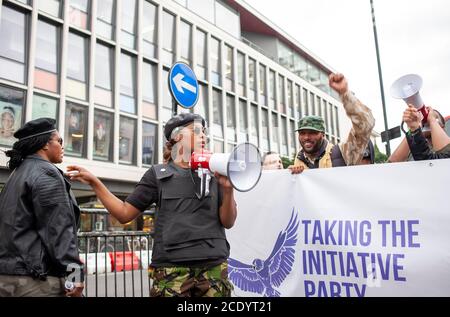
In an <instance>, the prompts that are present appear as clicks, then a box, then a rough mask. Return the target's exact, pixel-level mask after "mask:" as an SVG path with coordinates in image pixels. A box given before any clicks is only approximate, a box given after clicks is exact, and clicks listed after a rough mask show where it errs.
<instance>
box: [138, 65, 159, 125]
mask: <svg viewBox="0 0 450 317" xmlns="http://www.w3.org/2000/svg"><path fill="white" fill-rule="evenodd" d="M142 84H143V87H142V98H143V103H142V115H143V116H144V117H147V118H150V119H155V120H157V107H156V95H157V94H156V65H154V64H150V63H145V62H144V64H143V68H142Z"/></svg>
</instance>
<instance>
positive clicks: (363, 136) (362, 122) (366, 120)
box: [329, 74, 375, 166]
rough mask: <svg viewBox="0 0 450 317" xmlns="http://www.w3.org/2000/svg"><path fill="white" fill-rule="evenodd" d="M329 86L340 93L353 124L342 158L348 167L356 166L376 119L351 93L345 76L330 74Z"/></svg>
mask: <svg viewBox="0 0 450 317" xmlns="http://www.w3.org/2000/svg"><path fill="white" fill-rule="evenodd" d="M329 84H330V87H331V88H333V89H334V90H335V91H336V92H337V93H339V96H340V98H341V101H342V103H343V105H344V109H345V112H346V113H347V116H348V117H349V118H350V120H351V122H352V128H351V130H350V133H349V134H348V137H347V140H346V141H345V142H343V143H342V144H340V149H341V152H342V156H343V158H344V160H345V163H346V164H347V165H349V166H350V165H356V164H358V163H359V162H360V161H361V159H362V157H363V155H364V150H365V149H366V147H367V144H368V143H369V140H370V134H371V132H372V129H373V127H374V126H375V118H374V117H373V114H372V111H371V110H370V109H369V107H367V106H365V105H364V104H363V103H362V102H361V101H359V100H358V99H357V98H356V97H355V96H354V95H353V94H352V93H351V92H350V91H349V89H348V83H347V80H346V79H345V77H344V75H342V74H330V76H329Z"/></svg>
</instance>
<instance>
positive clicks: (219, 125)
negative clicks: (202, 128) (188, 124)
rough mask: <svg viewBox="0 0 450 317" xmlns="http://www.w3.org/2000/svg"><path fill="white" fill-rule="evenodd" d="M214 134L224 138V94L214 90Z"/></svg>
mask: <svg viewBox="0 0 450 317" xmlns="http://www.w3.org/2000/svg"><path fill="white" fill-rule="evenodd" d="M213 123H214V125H213V135H214V136H217V137H220V138H223V115H222V94H221V92H220V91H218V90H213Z"/></svg>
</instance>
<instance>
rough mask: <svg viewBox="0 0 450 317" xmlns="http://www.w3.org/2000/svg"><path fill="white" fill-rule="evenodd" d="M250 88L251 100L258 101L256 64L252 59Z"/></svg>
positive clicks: (249, 70) (250, 62)
mask: <svg viewBox="0 0 450 317" xmlns="http://www.w3.org/2000/svg"><path fill="white" fill-rule="evenodd" d="M248 86H249V88H250V98H251V100H252V101H256V62H255V60H254V59H251V58H249V59H248Z"/></svg>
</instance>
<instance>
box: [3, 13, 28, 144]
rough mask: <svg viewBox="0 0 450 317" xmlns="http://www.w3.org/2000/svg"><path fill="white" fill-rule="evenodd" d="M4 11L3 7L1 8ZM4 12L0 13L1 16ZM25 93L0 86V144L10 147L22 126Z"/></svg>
mask: <svg viewBox="0 0 450 317" xmlns="http://www.w3.org/2000/svg"><path fill="white" fill-rule="evenodd" d="M3 9H5V7H3ZM3 12H4V11H2V14H3ZM24 105H25V93H24V92H23V91H22V90H17V89H12V88H9V87H5V86H0V144H1V145H6V146H12V145H13V143H14V142H16V141H17V140H16V139H15V138H14V136H13V135H14V133H15V132H16V131H17V130H18V129H19V128H20V127H21V126H22V113H23V107H24Z"/></svg>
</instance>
